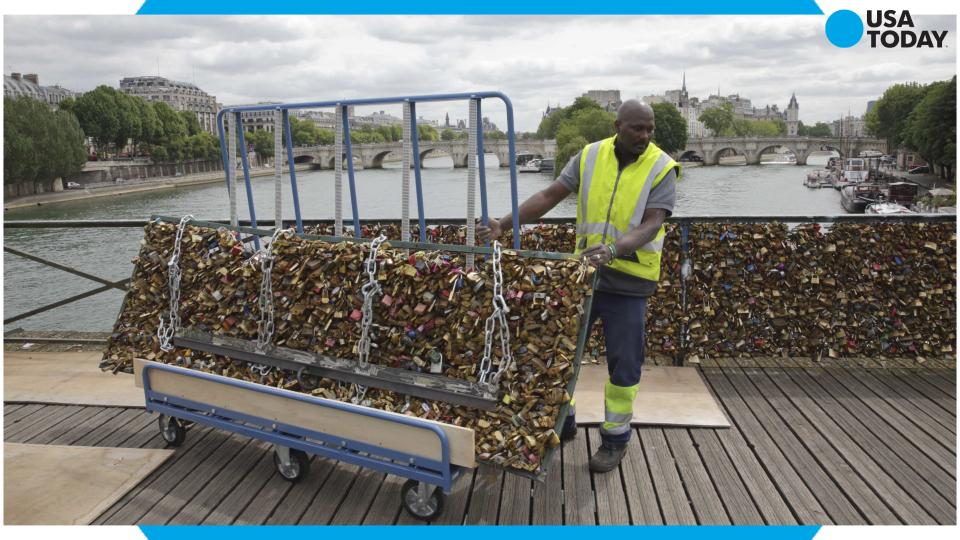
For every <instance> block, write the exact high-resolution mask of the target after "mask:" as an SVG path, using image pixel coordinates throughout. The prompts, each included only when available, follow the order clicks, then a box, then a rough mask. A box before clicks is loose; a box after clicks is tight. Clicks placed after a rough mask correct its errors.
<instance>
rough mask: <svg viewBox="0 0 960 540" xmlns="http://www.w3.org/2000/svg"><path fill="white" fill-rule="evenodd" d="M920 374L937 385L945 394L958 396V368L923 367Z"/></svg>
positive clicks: (953, 396)
mask: <svg viewBox="0 0 960 540" xmlns="http://www.w3.org/2000/svg"><path fill="white" fill-rule="evenodd" d="M918 375H919V376H920V377H922V378H923V379H924V380H926V381H927V382H929V383H930V384H933V385H936V387H937V388H939V389H940V391H942V392H943V393H944V394H946V395H948V396H950V397H952V398H956V397H957V370H956V369H934V368H928V369H921V370H919V373H918Z"/></svg>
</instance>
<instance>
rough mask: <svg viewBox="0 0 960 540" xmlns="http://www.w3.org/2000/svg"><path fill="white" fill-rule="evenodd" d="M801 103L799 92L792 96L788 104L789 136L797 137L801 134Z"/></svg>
mask: <svg viewBox="0 0 960 540" xmlns="http://www.w3.org/2000/svg"><path fill="white" fill-rule="evenodd" d="M799 120H800V104H799V103H797V93H796V92H794V93H793V94H791V96H790V103H789V104H787V137H796V136H797V135H798V134H799Z"/></svg>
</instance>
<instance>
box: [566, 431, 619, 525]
mask: <svg viewBox="0 0 960 540" xmlns="http://www.w3.org/2000/svg"><path fill="white" fill-rule="evenodd" d="M562 450H563V517H564V523H565V524H566V525H596V524H597V521H596V520H597V517H596V516H597V510H596V504H597V503H596V498H595V496H594V494H593V487H592V486H591V483H590V468H589V460H590V453H589V451H588V450H587V434H586V431H585V430H582V429H581V430H578V432H577V437H576V438H575V439H573V440H572V441H568V442H567V443H566V444H565V445H563V448H562ZM607 474H616V472H614V471H611V472H609V473H607Z"/></svg>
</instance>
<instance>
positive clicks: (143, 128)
mask: <svg viewBox="0 0 960 540" xmlns="http://www.w3.org/2000/svg"><path fill="white" fill-rule="evenodd" d="M133 104H134V106H135V107H136V109H137V114H138V115H139V116H140V137H139V138H138V139H134V141H133V142H134V145H136V146H140V145H141V144H142V143H148V144H154V143H156V142H157V141H158V140H159V139H160V137H161V135H162V126H161V125H160V119H158V118H157V112H156V110H154V108H153V107H151V106H150V104H149V103H147V102H146V101H144V100H143V99H142V98H139V97H135V98H133Z"/></svg>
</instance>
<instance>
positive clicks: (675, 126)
mask: <svg viewBox="0 0 960 540" xmlns="http://www.w3.org/2000/svg"><path fill="white" fill-rule="evenodd" d="M651 107H653V114H654V118H655V120H656V125H657V127H656V129H655V130H654V132H653V141H654V142H655V143H656V144H657V146H659V147H660V148H661V149H662V150H663V151H664V152H666V153H668V154H672V153H674V152H678V151H680V150H683V149H684V148H686V147H687V121H686V120H684V119H683V116H682V115H681V114H680V111H678V110H677V108H676V107H674V106H673V104H671V103H654V104H653V105H651Z"/></svg>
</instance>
